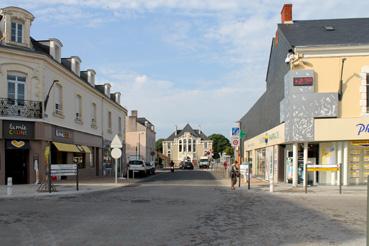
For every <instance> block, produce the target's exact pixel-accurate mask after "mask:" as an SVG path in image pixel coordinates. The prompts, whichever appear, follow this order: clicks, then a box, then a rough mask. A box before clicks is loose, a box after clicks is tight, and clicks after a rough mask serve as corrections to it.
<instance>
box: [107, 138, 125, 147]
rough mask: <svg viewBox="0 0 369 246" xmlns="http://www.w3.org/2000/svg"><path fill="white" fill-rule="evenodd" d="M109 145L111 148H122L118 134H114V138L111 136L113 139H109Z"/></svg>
mask: <svg viewBox="0 0 369 246" xmlns="http://www.w3.org/2000/svg"><path fill="white" fill-rule="evenodd" d="M110 147H111V148H113V149H114V148H119V149H120V148H122V147H123V146H122V142H121V141H120V139H119V137H118V135H115V136H114V138H113V141H111V144H110Z"/></svg>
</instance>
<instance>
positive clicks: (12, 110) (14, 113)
mask: <svg viewBox="0 0 369 246" xmlns="http://www.w3.org/2000/svg"><path fill="white" fill-rule="evenodd" d="M0 116H7V117H24V118H36V119H41V118H42V102H40V101H29V100H15V99H11V98H0Z"/></svg>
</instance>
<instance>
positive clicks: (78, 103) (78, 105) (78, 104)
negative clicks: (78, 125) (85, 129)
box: [76, 95, 82, 121]
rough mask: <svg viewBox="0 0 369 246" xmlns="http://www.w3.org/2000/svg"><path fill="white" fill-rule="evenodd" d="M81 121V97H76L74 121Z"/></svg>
mask: <svg viewBox="0 0 369 246" xmlns="http://www.w3.org/2000/svg"><path fill="white" fill-rule="evenodd" d="M81 119H82V97H81V96H80V95H77V96H76V120H78V121H81Z"/></svg>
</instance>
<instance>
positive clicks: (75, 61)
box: [71, 56, 81, 76]
mask: <svg viewBox="0 0 369 246" xmlns="http://www.w3.org/2000/svg"><path fill="white" fill-rule="evenodd" d="M71 63H72V64H71V65H72V71H73V72H74V73H75V74H77V75H78V76H80V71H81V70H80V64H81V59H80V58H79V57H78V56H72V57H71Z"/></svg>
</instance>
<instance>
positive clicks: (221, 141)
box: [209, 134, 233, 159]
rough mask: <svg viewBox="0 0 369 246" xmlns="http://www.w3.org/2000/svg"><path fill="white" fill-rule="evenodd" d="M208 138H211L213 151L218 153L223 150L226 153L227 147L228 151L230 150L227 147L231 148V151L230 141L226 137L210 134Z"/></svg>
mask: <svg viewBox="0 0 369 246" xmlns="http://www.w3.org/2000/svg"><path fill="white" fill-rule="evenodd" d="M209 138H210V139H211V140H213V153H217V154H220V153H222V152H223V153H226V154H227V152H226V150H227V149H228V151H230V150H229V149H231V150H232V153H233V148H232V146H231V143H230V142H229V140H228V138H226V137H225V136H223V135H222V134H212V135H211V136H210V137H209ZM214 158H215V157H214ZM215 159H217V158H215Z"/></svg>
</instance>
